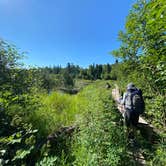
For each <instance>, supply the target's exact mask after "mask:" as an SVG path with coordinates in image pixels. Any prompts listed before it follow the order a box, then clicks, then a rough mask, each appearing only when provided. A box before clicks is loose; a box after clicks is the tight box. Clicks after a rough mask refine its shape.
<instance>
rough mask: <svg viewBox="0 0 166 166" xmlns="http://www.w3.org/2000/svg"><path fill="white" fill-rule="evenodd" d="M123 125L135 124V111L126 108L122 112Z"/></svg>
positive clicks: (136, 117)
mask: <svg viewBox="0 0 166 166" xmlns="http://www.w3.org/2000/svg"><path fill="white" fill-rule="evenodd" d="M124 119H125V125H126V126H127V127H129V126H130V125H133V126H137V124H138V120H139V114H137V113H136V112H134V111H132V110H130V109H126V111H125V114H124Z"/></svg>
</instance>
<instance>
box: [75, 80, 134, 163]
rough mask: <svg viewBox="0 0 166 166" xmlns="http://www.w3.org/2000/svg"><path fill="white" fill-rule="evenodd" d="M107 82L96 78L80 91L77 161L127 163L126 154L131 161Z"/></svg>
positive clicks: (76, 138)
mask: <svg viewBox="0 0 166 166" xmlns="http://www.w3.org/2000/svg"><path fill="white" fill-rule="evenodd" d="M104 85H105V82H102V83H101V82H96V83H95V84H93V85H91V86H88V87H87V88H85V89H84V91H82V92H81V93H80V94H79V98H80V100H79V106H80V109H82V112H83V114H82V115H80V117H78V118H77V120H78V123H79V125H80V132H79V133H78V134H77V135H76V136H75V141H74V142H75V143H74V145H73V153H74V156H75V158H76V160H75V161H74V165H111V166H112V165H123V163H124V161H123V160H122V159H124V158H125V161H126V165H127V164H129V163H130V161H131V159H130V158H129V157H128V155H127V153H126V144H127V143H126V141H127V140H126V138H125V135H124V130H123V127H122V126H119V125H118V122H119V119H120V115H119V114H118V111H117V110H116V107H115V105H114V103H113V102H112V100H111V96H110V95H111V94H110V91H108V90H106V89H104ZM99 87H100V88H99ZM128 160H129V161H128Z"/></svg>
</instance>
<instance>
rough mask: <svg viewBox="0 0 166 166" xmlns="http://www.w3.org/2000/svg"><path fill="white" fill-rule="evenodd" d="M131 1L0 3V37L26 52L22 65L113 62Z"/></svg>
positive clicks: (1, 0)
mask: <svg viewBox="0 0 166 166" xmlns="http://www.w3.org/2000/svg"><path fill="white" fill-rule="evenodd" d="M134 2H135V1H134V0H0V37H1V38H3V39H5V40H7V41H9V42H12V43H14V44H15V45H16V46H17V47H18V48H20V49H21V50H22V51H28V52H29V53H28V54H27V56H28V59H25V60H24V62H25V63H26V64H27V65H37V66H49V65H62V66H65V65H66V63H67V62H72V63H74V64H78V65H80V66H82V67H87V66H88V65H90V64H92V63H95V64H104V63H114V61H115V59H114V58H113V57H112V56H111V55H109V54H108V52H110V51H112V50H113V49H116V48H118V46H119V42H118V41H117V37H118V31H119V30H122V29H124V24H125V19H126V16H127V15H128V13H129V10H130V9H131V6H132V4H133V3H134Z"/></svg>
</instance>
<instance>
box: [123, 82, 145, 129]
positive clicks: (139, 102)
mask: <svg viewBox="0 0 166 166" xmlns="http://www.w3.org/2000/svg"><path fill="white" fill-rule="evenodd" d="M120 104H122V105H124V113H123V116H124V120H125V124H126V126H127V127H130V126H135V127H136V126H137V124H138V120H139V115H140V114H142V113H143V112H144V101H143V97H142V91H141V90H140V89H138V88H136V86H135V85H134V84H133V83H129V84H128V85H127V91H126V93H124V95H123V98H122V99H120Z"/></svg>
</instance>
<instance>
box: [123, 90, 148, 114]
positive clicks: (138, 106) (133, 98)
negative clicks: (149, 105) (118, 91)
mask: <svg viewBox="0 0 166 166" xmlns="http://www.w3.org/2000/svg"><path fill="white" fill-rule="evenodd" d="M126 100H128V103H130V106H131V109H132V111H134V112H136V113H138V114H142V113H144V110H145V103H144V100H143V97H142V91H141V90H140V89H136V90H135V91H133V92H130V93H128V95H127V98H126Z"/></svg>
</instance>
